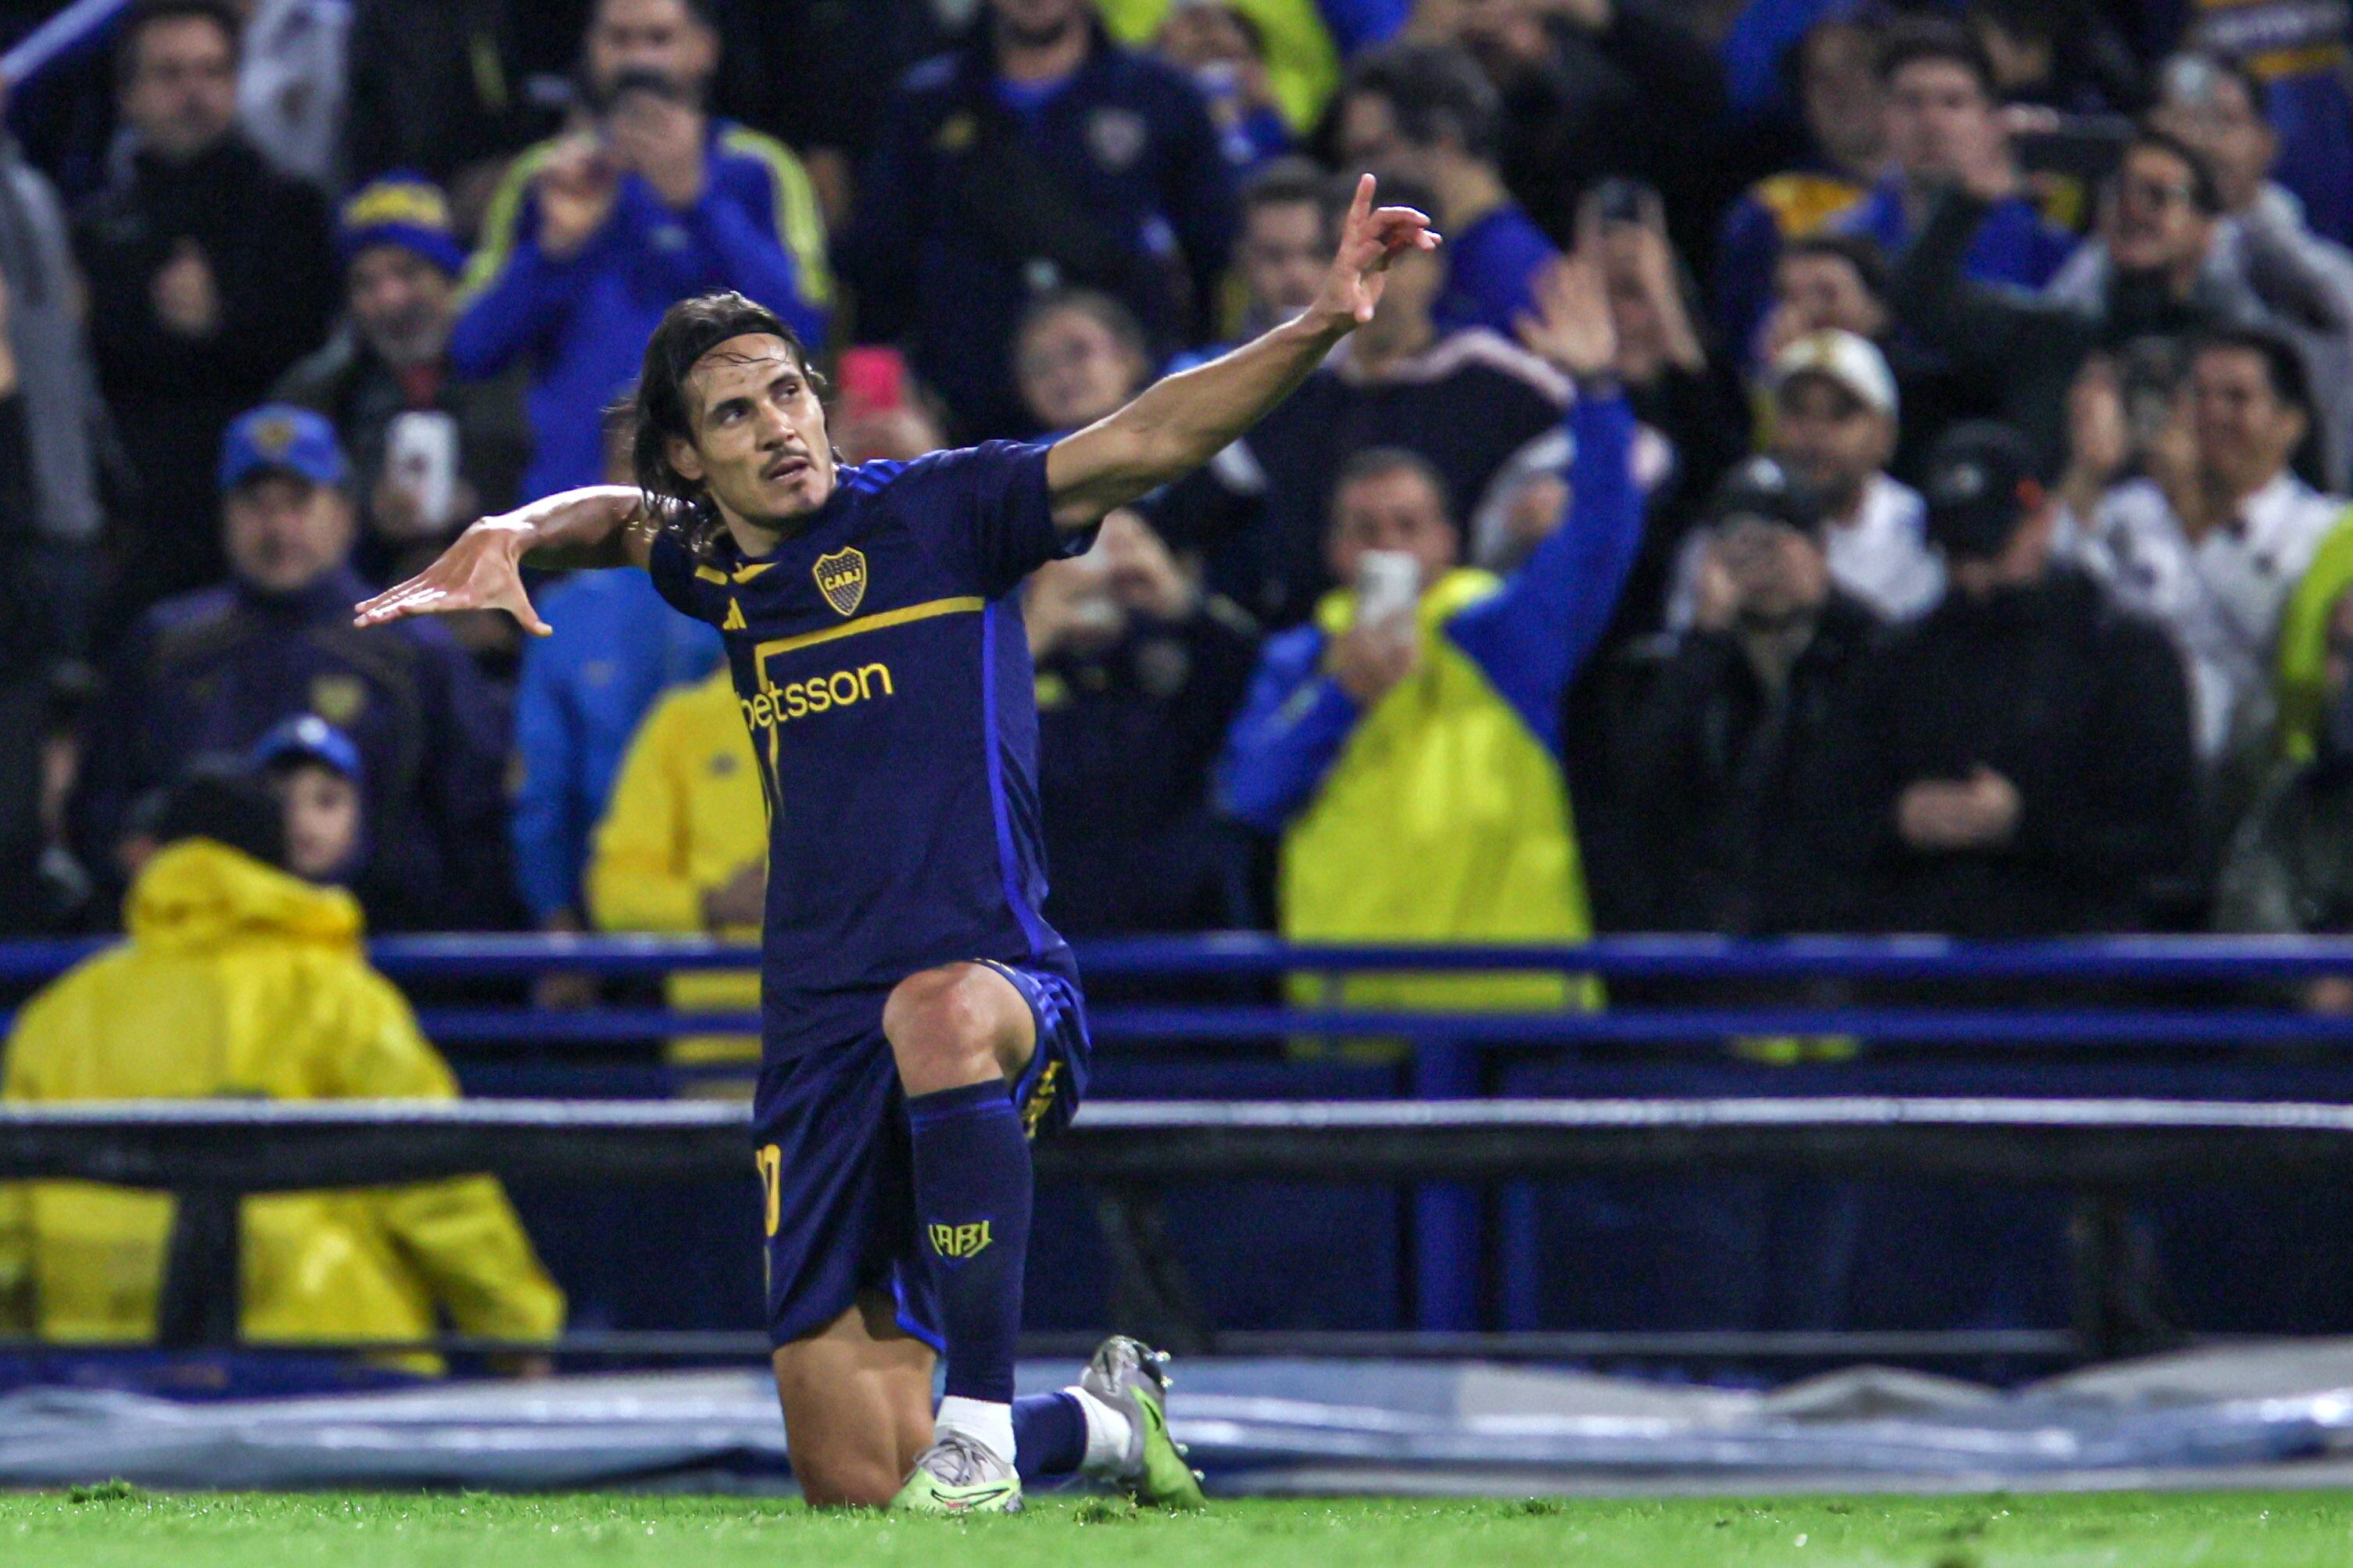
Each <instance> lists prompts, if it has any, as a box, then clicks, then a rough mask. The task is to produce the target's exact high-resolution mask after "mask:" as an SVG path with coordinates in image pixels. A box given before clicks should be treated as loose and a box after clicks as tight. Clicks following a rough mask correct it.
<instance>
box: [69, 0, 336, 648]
mask: <svg viewBox="0 0 2353 1568" xmlns="http://www.w3.org/2000/svg"><path fill="white" fill-rule="evenodd" d="M116 59H117V62H118V63H117V79H118V82H119V84H120V91H121V110H122V118H123V121H124V122H125V124H126V125H127V126H128V127H129V129H130V132H131V135H132V141H131V148H132V151H131V154H130V158H129V161H128V163H126V164H125V165H124V166H123V167H122V168H121V171H120V173H119V174H118V177H117V178H116V180H115V182H114V184H111V185H110V186H109V187H108V188H107V189H106V190H105V191H104V192H102V193H101V194H100V195H97V196H95V197H93V198H92V199H91V200H90V202H89V203H88V204H87V205H85V206H84V207H83V208H82V209H81V210H80V211H79V212H78V213H77V214H76V215H75V218H74V248H75V250H76V252H77V254H78V255H79V259H80V262H81V267H82V270H83V272H84V274H85V275H86V276H87V277H88V279H89V282H90V318H89V319H90V349H91V353H92V355H93V357H94V359H95V361H96V363H97V365H98V372H99V381H100V386H101V387H102V388H103V389H104V391H105V394H106V398H107V402H108V404H109V405H111V408H112V409H113V412H114V416H115V420H116V423H117V426H118V427H119V429H120V430H121V437H122V443H123V447H124V449H125V451H126V452H127V454H128V456H129V457H130V459H131V463H132V468H133V469H134V470H135V472H136V474H137V478H138V481H139V500H138V501H137V503H136V504H135V505H134V506H132V508H130V509H129V510H128V511H127V512H126V513H125V514H124V515H123V516H121V517H120V518H118V520H117V521H119V522H121V524H123V526H122V527H121V529H120V531H119V532H118V535H117V538H116V540H115V544H116V553H117V555H118V557H119V577H118V580H117V584H116V596H117V597H118V598H119V599H120V600H121V614H122V615H124V616H128V615H130V614H132V613H135V612H136V611H138V610H140V609H142V608H144V607H145V606H146V605H149V604H151V603H153V601H155V600H156V599H159V598H161V597H163V596H164V595H167V594H174V593H180V592H184V591H185V590H188V589H191V588H197V587H202V586H205V585H206V584H211V583H214V582H216V581H218V580H219V577H220V575H221V568H222V559H221V547H220V533H219V531H218V530H217V529H216V527H214V525H213V519H214V518H215V517H216V515H217V510H216V509H217V504H218V498H217V497H216V494H215V493H214V491H213V489H212V484H211V479H212V474H213V471H214V466H215V459H216V456H217V454H218V452H219V450H220V441H221V432H222V431H223V430H225V429H227V426H228V422H229V420H230V419H231V418H233V417H234V416H236V414H237V411H238V410H239V409H242V408H247V407H250V406H251V405H253V404H254V403H255V402H256V401H257V400H259V398H260V397H261V396H262V395H263V394H264V393H265V392H266V391H267V390H268V388H269V384H271V383H272V382H274V381H276V380H277V379H278V377H279V375H280V374H281V373H283V372H284V371H285V369H286V367H287V366H289V365H290V364H292V363H294V362H295V361H296V360H297V359H299V358H301V356H302V355H303V354H306V353H310V352H311V350H312V349H314V348H316V347H317V346H318V345H319V342H320V341H321V340H322V338H323V337H325V335H326V331H327V324H328V321H329V320H330V319H331V318H332V315H333V313H334V306H335V285H334V276H333V256H334V247H333V245H332V240H331V237H330V231H329V226H328V217H327V209H326V203H325V201H324V200H323V198H322V197H321V195H319V193H318V192H317V191H316V190H314V189H312V188H311V187H310V186H308V185H305V184H301V182H299V181H295V180H290V179H288V178H287V177H286V176H284V175H282V174H277V173H276V172H274V171H273V170H271V169H270V168H269V165H268V164H267V163H263V162H262V159H261V155H260V154H259V153H256V152H255V151H254V150H253V147H252V145H251V143H249V142H247V141H246V140H245V139H244V138H243V137H242V136H241V135H239V134H238V133H237V129H236V114H237V16H236V13H235V12H234V11H233V10H232V9H231V8H230V7H229V6H227V5H226V4H224V3H221V0H142V4H141V5H140V7H139V8H138V9H137V10H136V11H135V12H134V13H133V14H132V17H131V19H130V20H129V21H128V22H126V23H125V24H124V26H123V31H122V35H121V42H120V44H119V45H118V47H117V55H116Z"/></svg>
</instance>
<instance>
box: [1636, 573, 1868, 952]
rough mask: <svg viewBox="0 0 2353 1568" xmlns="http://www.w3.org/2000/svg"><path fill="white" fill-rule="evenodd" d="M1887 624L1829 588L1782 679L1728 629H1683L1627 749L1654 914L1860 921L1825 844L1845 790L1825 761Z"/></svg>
mask: <svg viewBox="0 0 2353 1568" xmlns="http://www.w3.org/2000/svg"><path fill="white" fill-rule="evenodd" d="M1879 637H1880V626H1879V622H1878V619H1877V617H1875V616H1873V614H1872V613H1871V612H1870V610H1868V609H1866V608H1865V607H1864V606H1862V605H1860V604H1858V603H1856V602H1855V601H1854V600H1852V599H1850V598H1848V597H1846V596H1845V595H1841V594H1833V595H1831V599H1830V602H1829V603H1828V604H1827V605H1824V606H1823V608H1822V613H1821V616H1820V619H1819V620H1818V621H1817V622H1816V623H1815V626H1814V635H1813V640H1812V641H1810V642H1809V643H1808V644H1807V645H1806V647H1805V648H1804V650H1803V651H1802V652H1800V653H1799V655H1798V658H1797V659H1796V661H1795V662H1794V663H1793V664H1791V666H1790V668H1789V673H1788V680H1787V682H1786V684H1785V685H1784V686H1783V687H1782V688H1781V689H1780V690H1779V691H1778V692H1776V691H1773V690H1770V689H1767V686H1766V685H1765V683H1764V681H1763V680H1761V679H1759V678H1758V676H1757V668H1756V666H1755V665H1753V664H1751V663H1750V662H1749V660H1748V658H1747V655H1746V653H1745V652H1744V651H1743V650H1742V647H1741V645H1740V641H1739V639H1738V638H1737V637H1735V636H1733V635H1732V634H1730V633H1728V632H1694V633H1692V634H1691V635H1689V636H1687V637H1684V638H1683V641H1682V644H1681V645H1680V646H1679V647H1677V648H1676V650H1675V654H1674V657H1673V658H1671V659H1670V660H1668V662H1667V665H1666V667H1665V668H1663V669H1662V670H1661V671H1660V672H1659V675H1658V678H1657V679H1656V681H1655V682H1654V683H1653V684H1652V686H1651V690H1650V693H1649V696H1648V698H1647V699H1646V700H1645V701H1644V703H1643V706H1642V709H1641V713H1640V714H1639V715H1638V718H1637V721H1636V727H1635V731H1634V734H1633V737H1632V740H1631V742H1630V755H1629V758H1628V761H1629V763H1630V768H1631V770H1632V777H1633V779H1634V781H1635V784H1636V787H1635V788H1634V789H1632V790H1630V791H1629V792H1628V795H1629V805H1630V808H1631V813H1632V816H1633V817H1634V827H1635V831H1636V832H1637V833H1638V834H1639V836H1640V844H1641V865H1642V867H1643V868H1644V872H1645V877H1644V880H1645V882H1646V884H1647V888H1648V890H1649V893H1650V899H1649V904H1650V907H1649V909H1648V910H1645V911H1644V913H1645V915H1646V917H1647V918H1646V921H1645V923H1647V924H1649V925H1651V926H1652V927H1653V928H1655V929H1658V930H1662V931H1725V932H1729V933H1735V934H1750V933H1755V934H1767V933H1774V932H1781V931H1836V930H1840V929H1841V928H1842V927H1844V926H1846V925H1847V924H1850V923H1852V921H1853V919H1854V918H1855V916H1856V914H1857V913H1858V911H1857V910H1856V909H1855V907H1854V906H1855V903H1856V900H1855V899H1854V896H1853V893H1854V885H1853V883H1852V879H1849V878H1846V877H1844V876H1841V875H1840V874H1839V873H1838V870H1837V868H1835V867H1834V866H1833V865H1832V864H1831V859H1830V858H1829V857H1828V856H1826V854H1825V851H1824V846H1825V845H1826V844H1827V843H1828V842H1829V841H1830V840H1831V838H1832V837H1834V831H1833V829H1834V814H1835V813H1836V812H1837V811H1838V810H1839V809H1840V808H1841V804H1842V803H1841V801H1839V799H1838V798H1837V795H1836V791H1835V790H1834V789H1833V788H1832V787H1831V783H1830V781H1829V780H1828V779H1827V777H1826V776H1825V774H1824V772H1823V764H1824V760H1825V757H1826V756H1827V754H1828V752H1829V751H1830V748H1831V737H1832V735H1833V733H1834V732H1835V731H1836V730H1837V728H1838V727H1839V726H1841V725H1843V724H1846V723H1849V722H1851V721H1852V709H1853V705H1854V693H1855V689H1856V686H1857V682H1858V677H1859V676H1860V674H1861V672H1862V671H1863V670H1864V669H1865V668H1868V667H1869V664H1870V661H1871V659H1872V658H1873V654H1874V652H1875V649H1876V647H1877V644H1878V640H1879Z"/></svg>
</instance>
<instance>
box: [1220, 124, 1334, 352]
mask: <svg viewBox="0 0 2353 1568" xmlns="http://www.w3.org/2000/svg"><path fill="white" fill-rule="evenodd" d="M1241 202H1242V224H1241V237H1240V241H1239V242H1238V243H1237V244H1236V245H1235V247H1234V261H1235V265H1236V270H1237V271H1238V272H1239V273H1240V277H1241V280H1242V287H1243V302H1242V310H1241V319H1240V321H1236V322H1235V323H1233V326H1232V330H1231V331H1229V332H1228V333H1227V338H1228V340H1229V342H1247V341H1248V340H1249V339H1250V338H1251V337H1253V336H1255V335H1256V334H1258V333H1260V332H1262V331H1266V330H1267V329H1268V328H1269V327H1271V326H1274V325H1276V324H1278V323H1279V322H1282V321H1289V320H1290V319H1291V318H1292V317H1293V316H1295V315H1297V314H1299V312H1300V311H1302V310H1305V309H1307V307H1308V305H1309V304H1310V303H1311V302H1312V301H1313V300H1314V298H1315V286H1316V285H1317V284H1318V283H1320V282H1322V281H1323V277H1324V261H1325V259H1326V253H1327V252H1328V251H1330V250H1331V248H1332V245H1331V239H1330V231H1331V205H1330V204H1331V193H1330V186H1329V184H1328V183H1327V182H1326V179H1325V176H1324V171H1323V170H1322V169H1321V168H1320V167H1318V166H1317V165H1316V164H1314V163H1309V162H1308V161H1307V160H1305V159H1303V158H1284V159H1282V160H1279V161H1278V162H1275V163H1269V164H1267V165H1266V166H1265V167H1264V168H1262V169H1261V170H1259V171H1258V173H1257V174H1254V175H1253V176H1251V178H1250V183H1249V184H1246V185H1244V186H1243V187H1242V196H1241Z"/></svg>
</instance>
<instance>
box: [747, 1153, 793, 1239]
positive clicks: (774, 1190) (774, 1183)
mask: <svg viewBox="0 0 2353 1568" xmlns="http://www.w3.org/2000/svg"><path fill="white" fill-rule="evenodd" d="M752 1163H754V1164H755V1165H757V1166H759V1167H760V1188H761V1193H762V1196H763V1197H764V1199H765V1203H764V1205H763V1215H764V1219H765V1223H766V1225H767V1227H768V1234H769V1235H770V1236H774V1235H776V1225H777V1222H778V1221H780V1220H781V1219H782V1218H783V1217H784V1216H783V1215H781V1214H780V1213H779V1212H778V1210H779V1209H780V1208H781V1206H782V1205H783V1203H784V1198H785V1194H784V1184H785V1152H784V1151H783V1150H782V1149H779V1148H777V1147H776V1145H775V1144H774V1143H769V1144H765V1145H764V1146H763V1147H762V1148H761V1149H760V1151H759V1152H757V1153H755V1154H754V1155H753V1156H752Z"/></svg>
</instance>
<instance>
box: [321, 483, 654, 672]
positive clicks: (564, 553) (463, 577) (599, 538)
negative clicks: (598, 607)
mask: <svg viewBox="0 0 2353 1568" xmlns="http://www.w3.org/2000/svg"><path fill="white" fill-rule="evenodd" d="M659 531H660V528H659V523H657V522H656V521H653V520H651V519H649V517H648V516H647V515H646V509H645V498H644V497H643V496H642V495H641V494H639V493H638V491H637V490H635V489H631V488H629V487H628V486H627V485H594V486H591V487H589V488H588V489H577V490H565V491H564V492H563V493H562V494H560V495H552V496H549V497H547V498H546V499H545V500H535V501H533V502H531V503H530V504H528V505H526V506H520V507H517V508H516V509H515V510H512V511H510V512H501V514H500V515H498V516H497V517H486V518H484V519H482V520H481V521H480V522H477V523H476V524H474V525H473V526H472V527H471V528H469V529H468V530H466V531H465V532H463V533H461V534H459V536H458V537H457V539H456V540H455V541H454V542H451V544H450V546H449V548H448V549H447V550H445V551H443V552H441V558H440V559H439V560H438V561H436V562H434V563H433V564H432V565H430V566H427V568H426V569H425V570H424V571H422V572H420V573H418V574H417V575H416V576H414V577H411V578H410V579H409V580H408V581H407V582H406V583H401V584H396V585H395V586H393V587H390V588H386V589H385V591H384V592H383V593H381V594H378V595H376V596H375V598H373V599H369V600H366V601H364V602H363V603H362V604H359V605H354V606H353V620H352V624H353V626H383V625H384V624H385V623H386V622H388V621H396V620H400V619H402V618H404V617H405V616H443V615H448V614H449V613H450V612H451V611H453V610H504V611H506V612H507V613H508V614H509V615H511V616H513V617H514V618H515V619H516V620H517V621H519V622H520V623H522V627H523V629H524V630H525V631H528V632H530V633H532V634H533V636H536V637H545V636H547V634H548V631H549V629H550V628H549V626H548V625H547V623H546V622H545V621H543V620H541V619H540V618H539V612H538V611H537V610H534V609H533V608H532V605H531V595H528V594H526V593H525V592H523V586H522V566H523V563H524V561H525V560H526V559H528V560H529V561H530V563H531V564H532V565H533V566H537V567H541V568H543V569H545V570H549V571H569V570H574V569H588V568H593V567H600V566H637V567H643V566H644V565H645V563H646V559H647V557H648V555H649V553H650V552H651V551H652V549H653V542H654V536H655V535H656V534H657V533H659Z"/></svg>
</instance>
